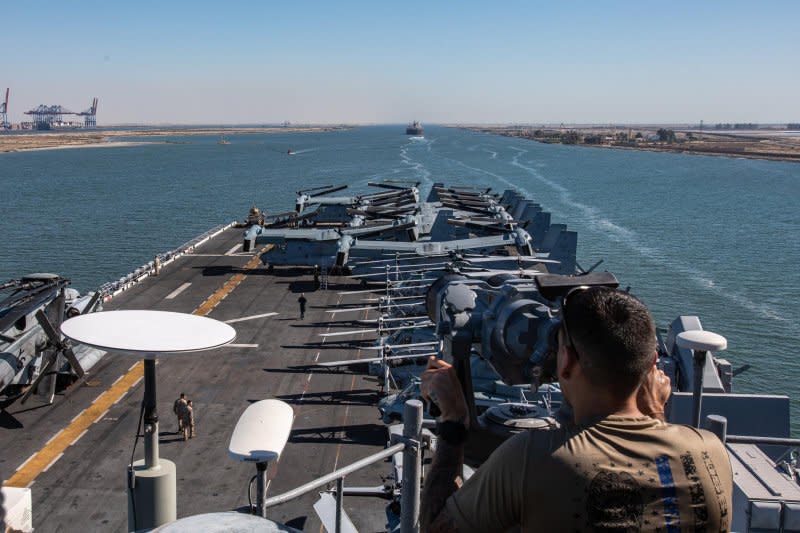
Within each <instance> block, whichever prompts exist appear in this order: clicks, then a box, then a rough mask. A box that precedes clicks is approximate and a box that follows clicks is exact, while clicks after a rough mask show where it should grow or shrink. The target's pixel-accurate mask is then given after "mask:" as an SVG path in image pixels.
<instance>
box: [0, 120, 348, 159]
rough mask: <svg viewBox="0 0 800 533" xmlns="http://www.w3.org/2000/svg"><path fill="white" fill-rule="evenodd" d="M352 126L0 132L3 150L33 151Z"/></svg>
mask: <svg viewBox="0 0 800 533" xmlns="http://www.w3.org/2000/svg"><path fill="white" fill-rule="evenodd" d="M348 129H351V126H310V127H252V128H246V127H240V128H197V129H177V128H158V127H156V128H153V129H145V130H127V129H126V130H114V131H92V130H77V131H75V130H73V131H63V132H61V131H56V132H53V131H49V132H30V133H13V134H10V135H3V134H0V153H16V152H33V151H42V150H63V149H72V148H119V147H128V146H142V145H145V144H169V143H168V142H167V141H158V140H153V141H128V140H126V141H117V140H114V139H116V138H120V137H128V138H130V137H143V138H148V137H151V138H152V137H169V136H187V137H188V136H208V135H240V134H274V133H326V132H334V131H343V130H348Z"/></svg>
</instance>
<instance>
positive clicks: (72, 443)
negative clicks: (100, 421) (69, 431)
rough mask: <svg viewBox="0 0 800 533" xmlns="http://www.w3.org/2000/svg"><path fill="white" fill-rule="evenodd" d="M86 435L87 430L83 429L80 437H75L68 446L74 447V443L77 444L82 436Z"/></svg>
mask: <svg viewBox="0 0 800 533" xmlns="http://www.w3.org/2000/svg"><path fill="white" fill-rule="evenodd" d="M87 433H89V428H86V429H84V430H83V431H82V432H81V434H80V435H78V436H77V437H75V440H73V441H72V442H70V443H69V445H70V446H74V445H75V443H76V442H78V441H79V440H81V438H83V436H84V435H86V434H87Z"/></svg>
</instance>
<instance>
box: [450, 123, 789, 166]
mask: <svg viewBox="0 0 800 533" xmlns="http://www.w3.org/2000/svg"><path fill="white" fill-rule="evenodd" d="M456 127H458V128H460V129H465V130H467V131H474V132H479V133H488V134H491V135H500V136H503V137H512V138H516V139H525V140H529V141H533V142H538V143H542V144H565V145H573V146H578V147H581V148H602V149H606V150H609V149H610V150H631V151H639V152H662V153H676V154H687V155H705V156H711V157H729V158H735V159H761V160H766V161H785V162H792V163H800V138H788V139H787V138H775V137H770V136H749V137H740V138H732V136H726V135H725V134H721V133H706V134H703V135H704V138H702V139H700V140H698V139H694V140H683V141H679V142H670V143H656V142H646V143H641V144H639V143H637V144H632V143H625V144H622V143H617V142H613V141H612V142H609V143H591V144H590V143H586V142H561V141H560V140H559V139H558V135H559V133H558V132H556V133H554V134H552V135H551V136H541V135H540V136H538V137H537V136H536V135H535V134H534V131H533V129H519V128H512V127H502V126H490V127H479V126H456ZM541 131H542V130H537V132H541ZM553 131H554V130H547V131H546V132H545V133H546V134H547V133H552V132H553ZM571 131H573V132H575V133H576V134H578V135H585V136H588V135H595V136H596V135H598V134H601V135H603V134H606V133H610V132H604V131H602V130H601V131H598V130H596V129H576V130H571Z"/></svg>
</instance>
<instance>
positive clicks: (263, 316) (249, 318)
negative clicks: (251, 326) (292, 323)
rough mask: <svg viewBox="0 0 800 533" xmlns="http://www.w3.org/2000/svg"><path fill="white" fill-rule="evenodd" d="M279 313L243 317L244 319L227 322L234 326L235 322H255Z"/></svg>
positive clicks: (233, 319)
mask: <svg viewBox="0 0 800 533" xmlns="http://www.w3.org/2000/svg"><path fill="white" fill-rule="evenodd" d="M277 314H278V313H263V314H260V315H251V316H243V317H242V318H232V319H231V320H226V321H225V323H226V324H233V323H235V322H244V321H245V320H255V319H256V318H266V317H268V316H275V315H277Z"/></svg>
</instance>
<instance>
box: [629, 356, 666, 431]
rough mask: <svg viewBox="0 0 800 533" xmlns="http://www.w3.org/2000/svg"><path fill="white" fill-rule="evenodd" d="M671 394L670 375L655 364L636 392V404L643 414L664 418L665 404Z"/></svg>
mask: <svg viewBox="0 0 800 533" xmlns="http://www.w3.org/2000/svg"><path fill="white" fill-rule="evenodd" d="M671 394H672V386H671V385H670V379H669V377H668V376H667V375H666V374H665V373H664V371H663V370H661V369H659V368H658V367H657V366H656V365H653V368H651V369H650V371H649V372H648V373H647V375H646V376H645V378H644V381H642V385H641V386H640V387H639V392H638V393H637V394H636V406H637V407H638V408H639V411H641V412H642V414H644V415H647V416H651V417H653V418H658V419H659V420H664V406H665V405H666V403H667V400H669V397H670V395H671Z"/></svg>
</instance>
